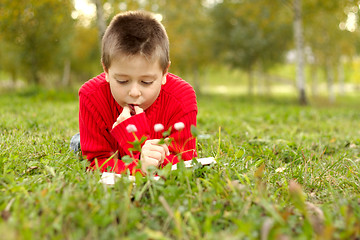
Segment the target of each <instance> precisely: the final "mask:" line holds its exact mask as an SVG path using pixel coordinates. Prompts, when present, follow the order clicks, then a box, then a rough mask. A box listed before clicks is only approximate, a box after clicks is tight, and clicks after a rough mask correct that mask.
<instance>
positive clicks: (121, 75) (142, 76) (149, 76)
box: [114, 73, 156, 79]
mask: <svg viewBox="0 0 360 240" xmlns="http://www.w3.org/2000/svg"><path fill="white" fill-rule="evenodd" d="M114 76H115V77H129V75H126V74H119V73H115V74H114ZM140 77H141V78H152V79H156V74H145V75H140Z"/></svg>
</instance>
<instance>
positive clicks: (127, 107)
mask: <svg viewBox="0 0 360 240" xmlns="http://www.w3.org/2000/svg"><path fill="white" fill-rule="evenodd" d="M130 111H131V109H130V107H129V106H128V105H125V106H124V107H123V110H122V112H121V114H123V115H126V116H130ZM121 114H120V115H121Z"/></svg>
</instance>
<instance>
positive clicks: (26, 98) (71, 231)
mask: <svg viewBox="0 0 360 240" xmlns="http://www.w3.org/2000/svg"><path fill="white" fill-rule="evenodd" d="M198 104H199V114H198V128H197V130H198V132H199V135H198V145H197V146H198V153H199V156H200V157H210V156H212V157H215V158H216V160H217V162H218V163H217V164H216V165H213V166H210V167H204V168H200V167H195V168H193V169H185V168H183V167H180V168H179V169H178V170H176V171H170V169H169V168H165V169H164V170H162V171H160V175H162V176H163V178H161V179H160V180H158V181H154V180H152V179H151V178H137V181H136V184H133V183H132V182H129V181H128V180H127V179H125V178H123V179H121V180H119V181H117V182H116V184H115V185H114V186H112V187H109V186H105V185H102V184H100V183H99V179H100V177H101V174H100V173H99V172H86V171H85V170H86V167H87V162H86V161H85V160H82V159H81V157H79V156H77V155H75V154H73V153H72V152H71V151H70V150H69V139H70V138H71V136H72V135H73V134H75V133H76V132H77V131H78V122H77V121H78V119H77V117H78V103H77V94H76V92H64V91H59V92H57V91H44V90H42V91H34V90H26V91H23V92H13V93H3V92H2V93H1V94H0V106H1V108H0V137H1V141H0V147H1V152H0V212H1V217H0V233H1V238H2V239H220V238H222V239H359V236H360V230H359V229H360V200H359V197H360V186H359V185H360V128H359V126H360V123H359V121H360V99H359V98H356V97H347V98H345V97H343V98H339V99H338V103H337V104H334V105H328V104H327V103H326V100H324V101H323V100H321V99H317V100H316V101H315V100H313V101H312V104H310V105H309V106H305V107H304V106H298V105H297V104H296V99H295V98H291V97H285V96H282V97H277V98H276V97H253V98H250V99H249V98H246V97H245V96H231V97H225V96H221V95H203V96H199V98H198Z"/></svg>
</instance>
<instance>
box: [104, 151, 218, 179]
mask: <svg viewBox="0 0 360 240" xmlns="http://www.w3.org/2000/svg"><path fill="white" fill-rule="evenodd" d="M196 160H197V161H198V162H199V163H201V164H202V165H203V166H207V165H210V164H212V163H216V161H215V159H214V158H213V157H208V158H198V159H196ZM184 164H185V167H186V168H191V167H193V166H194V164H193V162H192V160H189V161H184ZM176 169H177V164H175V165H172V167H171V170H176ZM121 177H122V175H121V174H117V173H112V172H103V173H102V175H101V179H100V181H99V182H100V183H103V184H106V185H114V184H115V181H116V178H121ZM128 179H129V180H130V181H131V182H135V176H128ZM153 179H154V180H156V181H157V180H159V179H160V177H159V176H154V177H153Z"/></svg>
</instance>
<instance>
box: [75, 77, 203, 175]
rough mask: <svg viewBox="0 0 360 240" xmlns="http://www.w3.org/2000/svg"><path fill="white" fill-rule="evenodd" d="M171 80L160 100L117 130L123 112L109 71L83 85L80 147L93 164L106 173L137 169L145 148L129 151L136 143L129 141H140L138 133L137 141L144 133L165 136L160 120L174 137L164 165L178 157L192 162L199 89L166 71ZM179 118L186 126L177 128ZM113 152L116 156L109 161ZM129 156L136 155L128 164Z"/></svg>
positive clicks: (91, 165) (145, 134) (162, 91)
mask: <svg viewBox="0 0 360 240" xmlns="http://www.w3.org/2000/svg"><path fill="white" fill-rule="evenodd" d="M166 80H167V81H166V84H165V85H163V86H162V88H161V91H160V94H159V96H158V98H157V99H156V100H155V102H154V103H153V104H152V105H151V106H150V107H149V108H148V109H146V110H145V112H144V113H141V114H137V115H134V116H132V117H130V118H128V119H127V120H125V121H123V122H121V123H120V124H118V125H116V127H115V128H114V129H112V126H113V124H114V123H115V122H116V119H117V118H118V116H119V115H120V113H121V112H122V107H121V106H120V105H119V104H118V103H117V102H116V101H115V99H114V98H113V96H112V94H111V91H110V86H109V83H108V82H107V81H106V80H105V74H104V73H102V74H100V75H98V76H97V77H95V78H93V79H91V80H89V81H87V82H86V83H85V84H84V85H83V86H82V87H81V88H80V90H79V103H80V110H79V128H80V145H81V150H82V153H83V155H85V156H86V157H87V159H88V160H89V161H90V162H91V163H90V168H93V169H94V168H96V167H98V166H99V167H100V166H102V165H103V166H102V168H101V169H100V170H101V171H114V172H116V173H121V172H124V171H125V170H126V169H129V170H130V172H131V173H134V171H138V170H136V168H135V166H137V162H138V159H139V157H140V152H136V151H135V152H130V151H129V149H130V148H132V147H133V145H132V144H130V143H129V142H133V141H134V140H135V136H134V134H135V135H136V137H137V138H138V139H141V137H142V136H145V137H146V138H147V139H160V138H162V132H155V130H154V125H155V124H157V123H161V124H163V125H164V127H165V129H164V130H168V129H169V128H170V127H171V129H172V130H171V135H170V138H172V139H173V142H172V143H171V145H170V146H169V150H170V153H171V154H170V156H168V157H166V159H165V160H164V163H163V164H162V167H163V166H165V165H166V164H168V163H172V164H176V163H177V162H179V157H181V159H182V160H191V159H192V158H193V157H195V156H196V147H195V144H196V141H195V139H194V138H193V137H192V135H191V133H190V128H191V125H194V126H196V115H197V103H196V96H195V92H194V90H193V88H192V87H191V86H190V84H188V83H187V82H185V81H184V80H182V79H181V78H179V77H177V76H175V75H173V74H170V73H169V74H167V77H166ZM177 122H183V123H184V124H185V128H184V129H183V130H181V131H177V130H175V129H174V124H175V123H177ZM129 124H133V125H135V126H136V128H137V132H135V133H129V132H128V131H127V130H126V127H127V126H128V125H129ZM112 155H114V157H113V158H112V159H110V160H109V161H107V160H108V158H110V157H111V156H112ZM125 155H129V156H132V157H133V158H134V159H135V160H134V161H133V162H132V163H130V164H126V163H125V162H123V161H121V158H122V157H123V156H125ZM106 161H107V162H106ZM105 162H106V163H105ZM104 163H105V164H104Z"/></svg>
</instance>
